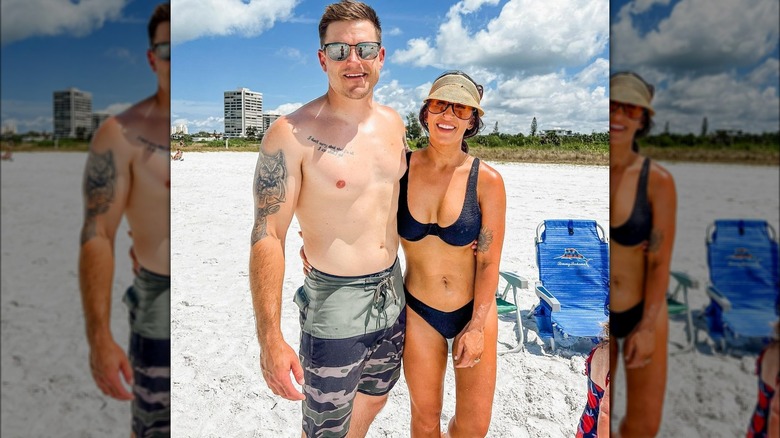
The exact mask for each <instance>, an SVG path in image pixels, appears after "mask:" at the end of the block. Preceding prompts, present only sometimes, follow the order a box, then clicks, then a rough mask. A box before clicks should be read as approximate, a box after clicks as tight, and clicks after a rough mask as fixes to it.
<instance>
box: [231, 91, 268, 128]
mask: <svg viewBox="0 0 780 438" xmlns="http://www.w3.org/2000/svg"><path fill="white" fill-rule="evenodd" d="M250 127H254V128H255V130H256V132H257V133H258V134H259V133H261V132H263V94H262V93H258V92H255V91H252V90H250V89H248V88H239V89H237V90H236V91H225V137H246V135H247V129H249V128H250Z"/></svg>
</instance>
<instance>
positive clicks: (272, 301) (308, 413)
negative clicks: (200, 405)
mask: <svg viewBox="0 0 780 438" xmlns="http://www.w3.org/2000/svg"><path fill="white" fill-rule="evenodd" d="M319 34H320V45H321V46H320V47H321V49H320V50H319V52H318V58H319V62H320V66H321V67H322V70H323V71H324V72H325V73H326V74H327V76H328V91H327V93H326V94H325V95H323V96H321V97H319V98H317V99H315V100H313V101H311V102H309V103H307V104H306V105H304V106H303V107H301V108H300V109H298V110H297V111H295V112H294V113H292V114H290V115H287V116H284V117H281V118H280V119H279V120H277V121H276V122H275V123H274V124H273V125H271V128H270V129H269V131H268V133H267V134H266V135H265V137H264V138H263V142H262V144H261V147H260V154H259V157H258V161H257V167H256V171H255V182H254V197H255V223H254V227H253V229H252V234H251V253H250V262H249V263H250V286H251V290H252V301H253V305H254V311H255V317H256V325H257V337H258V341H259V343H260V366H261V369H262V372H263V377H264V378H265V381H266V383H267V385H268V386H269V388H270V389H271V390H272V391H273V393H274V394H277V395H280V396H282V397H284V398H286V399H288V400H305V402H304V403H303V432H304V435H305V436H320V435H321V434H322V433H323V431H328V432H331V433H335V434H336V435H337V436H344V435H346V436H350V437H352V436H365V435H366V433H367V431H368V427H369V426H370V424H371V422H372V421H373V419H374V417H375V416H376V414H377V413H378V412H379V410H380V409H381V408H382V407H383V406H384V404H385V402H386V401H387V394H388V392H389V391H390V389H391V388H392V387H393V385H394V384H395V382H396V381H397V379H398V377H399V376H400V372H401V356H402V354H403V340H404V324H405V320H406V319H405V313H404V305H405V301H404V293H403V278H402V275H401V269H400V266H399V263H398V259H397V252H398V242H399V240H398V232H397V226H396V211H397V208H398V191H399V179H400V178H401V176H403V174H404V171H405V169H406V161H405V157H404V150H405V148H406V147H405V142H404V124H403V121H402V120H401V118H400V117H399V116H398V114H397V113H396V112H395V111H394V110H392V109H390V108H388V107H385V106H382V105H379V104H377V103H376V102H374V100H373V89H374V86H375V85H376V83H377V81H378V79H379V71H380V69H381V68H382V65H383V63H384V58H385V49H384V47H382V46H381V37H382V35H381V27H380V23H379V19H378V18H377V17H376V13H375V12H374V10H373V9H372V8H371V7H369V6H367V5H365V4H363V3H358V2H353V1H349V0H345V1H341V2H340V3H335V4H331V5H329V6H327V7H326V9H325V13H324V14H323V16H322V19H321V21H320V25H319ZM293 214H295V215H296V216H297V218H298V222H299V223H300V226H301V230H302V231H303V236H304V245H305V247H306V255H307V256H308V261H309V263H310V264H311V265H312V266H313V268H314V269H313V270H312V272H311V273H310V274H309V275H308V276H307V277H306V280H305V283H304V286H303V287H301V288H300V289H299V290H298V291H297V292H296V294H295V302H296V304H298V306H299V308H300V309H301V313H300V315H301V318H300V321H301V329H302V336H301V346H300V351H299V354H300V361H299V356H298V355H297V354H296V353H295V351H294V350H293V349H292V348H291V347H290V345H289V344H287V343H286V342H285V341H284V339H283V337H282V332H281V327H280V314H281V296H282V282H283V278H284V266H285V261H284V257H285V254H284V248H285V245H284V244H285V238H286V235H287V230H288V227H289V224H290V222H291V220H292V216H293ZM302 365H303V366H302ZM344 370H348V372H346V373H343V374H342V372H343V371H344ZM291 372H292V374H293V376H294V377H295V380H296V381H297V382H298V383H299V384H301V385H302V390H303V392H299V391H298V390H297V389H296V388H295V387H294V386H293V384H292V381H291V379H290V373H291Z"/></svg>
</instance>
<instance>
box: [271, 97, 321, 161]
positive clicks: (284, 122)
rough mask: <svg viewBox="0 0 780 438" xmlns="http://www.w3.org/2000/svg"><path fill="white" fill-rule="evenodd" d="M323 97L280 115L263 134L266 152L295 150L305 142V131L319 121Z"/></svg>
mask: <svg viewBox="0 0 780 438" xmlns="http://www.w3.org/2000/svg"><path fill="white" fill-rule="evenodd" d="M321 101H322V98H317V99H315V100H312V101H311V102H308V103H306V104H304V105H303V106H301V107H300V108H298V109H296V110H295V111H293V112H291V113H290V114H285V115H283V116H280V117H279V118H278V119H277V120H276V121H275V122H274V123H273V124H271V126H270V127H269V128H268V131H266V133H265V135H264V136H263V143H262V145H261V148H262V149H263V150H264V151H266V152H273V151H277V150H280V149H284V150H293V149H297V148H298V147H299V146H301V145H302V144H303V140H304V139H303V138H302V136H303V135H304V134H303V133H304V132H307V131H308V130H309V128H310V127H311V125H314V124H316V123H317V122H318V113H319V112H320V111H321V109H322V102H321Z"/></svg>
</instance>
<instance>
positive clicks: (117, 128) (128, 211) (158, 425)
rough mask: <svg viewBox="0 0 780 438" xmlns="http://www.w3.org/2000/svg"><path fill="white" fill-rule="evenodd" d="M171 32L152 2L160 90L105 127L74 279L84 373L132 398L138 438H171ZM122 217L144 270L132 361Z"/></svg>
mask: <svg viewBox="0 0 780 438" xmlns="http://www.w3.org/2000/svg"><path fill="white" fill-rule="evenodd" d="M170 29H171V28H170V5H169V4H167V3H166V4H161V5H158V6H157V7H156V8H155V10H154V12H153V14H152V17H151V18H150V20H149V25H148V31H149V45H150V47H149V50H148V51H147V58H148V61H149V66H150V67H151V69H152V71H153V72H154V73H155V75H156V77H157V91H156V93H155V94H154V95H152V96H150V97H148V98H146V99H144V100H142V101H140V102H138V103H137V104H135V105H133V106H132V107H130V108H129V109H127V110H126V111H124V112H123V113H121V114H119V115H117V116H114V117H111V118H109V119H108V120H106V121H105V122H104V123H103V124H102V125H101V127H100V129H98V131H97V132H96V133H95V136H94V138H93V140H92V143H91V144H90V147H89V154H88V156H87V164H86V168H85V170H84V186H83V190H84V225H83V227H82V230H81V251H80V254H79V282H80V286H81V297H82V303H83V307H84V317H85V320H86V331H87V340H88V341H89V346H90V353H89V363H90V368H91V370H92V377H93V378H94V379H95V383H96V384H97V385H98V387H99V388H100V390H101V391H103V393H104V394H106V395H108V396H110V397H113V398H115V399H118V400H132V401H133V403H132V412H133V422H132V430H133V435H134V436H136V437H138V438H141V437H147V436H155V437H161V436H169V435H170V361H171V357H170V345H171V343H170V336H171V330H170V156H169V151H170V139H169V135H170V123H169V120H170V59H171V57H170ZM123 215H124V216H125V217H126V218H127V222H128V224H129V225H130V228H131V229H132V230H133V233H132V240H133V252H134V257H135V259H136V260H137V262H138V263H139V265H140V268H139V272H137V275H136V278H135V281H134V282H133V286H132V287H131V288H129V289H128V290H127V293H126V294H125V296H124V299H123V300H124V302H125V304H126V305H127V307H128V310H129V313H130V326H131V327H130V328H131V338H130V348H129V359H128V355H127V354H125V352H124V351H123V350H122V348H121V347H120V346H119V345H118V344H117V342H116V341H115V340H114V337H113V336H112V334H111V326H110V313H111V284H112V282H113V281H112V278H113V273H114V240H115V236H116V231H117V228H118V227H119V223H120V221H121V219H122V216H123ZM122 379H124V381H125V382H126V383H132V385H133V388H132V392H130V391H128V389H127V388H126V387H125V384H124V383H123V382H122Z"/></svg>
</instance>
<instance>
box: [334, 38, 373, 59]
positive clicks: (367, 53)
mask: <svg viewBox="0 0 780 438" xmlns="http://www.w3.org/2000/svg"><path fill="white" fill-rule="evenodd" d="M353 47H354V48H355V51H356V52H357V55H358V56H359V57H360V59H364V60H366V61H370V60H372V59H374V58H376V57H377V55H379V48H380V47H382V44H381V43H377V42H364V43H357V44H347V43H328V44H324V45H323V46H322V51H323V52H325V54H326V55H328V58H330V59H332V60H333V61H344V60H345V59H347V58H349V52H350V51H351V50H352V48H353Z"/></svg>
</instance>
